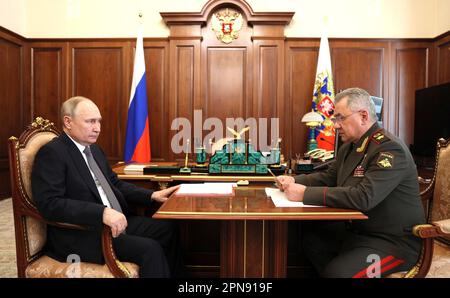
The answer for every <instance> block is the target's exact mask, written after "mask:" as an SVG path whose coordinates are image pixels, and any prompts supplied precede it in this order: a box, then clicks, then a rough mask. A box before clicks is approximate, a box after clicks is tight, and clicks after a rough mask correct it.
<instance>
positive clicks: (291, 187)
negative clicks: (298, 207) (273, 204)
mask: <svg viewBox="0 0 450 298" xmlns="http://www.w3.org/2000/svg"><path fill="white" fill-rule="evenodd" d="M305 189H306V186H304V185H303V184H298V183H289V184H287V185H286V187H285V188H284V193H285V194H286V197H287V198H288V200H289V201H294V202H303V196H304V195H305Z"/></svg>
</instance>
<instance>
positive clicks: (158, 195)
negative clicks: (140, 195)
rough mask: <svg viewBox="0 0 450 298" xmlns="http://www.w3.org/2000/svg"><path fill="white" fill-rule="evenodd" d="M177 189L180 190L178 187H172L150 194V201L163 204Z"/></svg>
mask: <svg viewBox="0 0 450 298" xmlns="http://www.w3.org/2000/svg"><path fill="white" fill-rule="evenodd" d="M178 188H180V185H177V186H172V187H169V188H166V189H162V190H158V191H155V192H153V193H152V199H153V200H155V201H157V202H160V203H164V202H165V201H167V199H168V198H169V197H170V195H171V194H172V193H173V192H174V191H176V190H177V189H178Z"/></svg>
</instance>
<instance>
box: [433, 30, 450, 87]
mask: <svg viewBox="0 0 450 298" xmlns="http://www.w3.org/2000/svg"><path fill="white" fill-rule="evenodd" d="M436 66H437V67H436V68H437V84H443V83H447V82H450V35H447V36H445V37H444V38H442V40H439V41H438V42H437V63H436Z"/></svg>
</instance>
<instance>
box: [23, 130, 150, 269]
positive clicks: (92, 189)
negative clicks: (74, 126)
mask: <svg viewBox="0 0 450 298" xmlns="http://www.w3.org/2000/svg"><path fill="white" fill-rule="evenodd" d="M90 147H91V151H92V155H93V157H94V159H95V160H96V162H97V164H98V166H99V167H100V169H101V170H102V172H103V174H104V175H105V177H106V178H107V180H109V182H110V185H111V188H112V190H113V191H114V193H115V195H116V197H117V199H118V201H119V203H120V205H121V207H122V210H123V212H124V214H125V215H126V216H127V215H130V210H129V208H128V202H133V203H137V204H144V205H149V204H151V200H150V196H151V194H152V191H151V190H147V189H143V188H139V187H136V186H135V185H133V184H130V183H126V182H124V181H121V180H120V179H118V177H117V175H116V174H115V173H114V172H113V171H112V169H111V167H110V166H109V164H108V161H107V159H106V157H105V154H104V153H103V151H102V150H101V148H100V147H99V146H97V145H95V144H94V145H91V146H90ZM31 177H32V178H31V179H32V180H31V184H32V192H33V198H34V200H35V201H36V204H37V208H38V209H39V211H40V212H41V213H42V215H43V217H44V218H46V219H48V220H50V221H57V222H64V223H70V224H79V225H84V226H87V227H88V228H89V230H87V231H79V230H69V229H62V228H58V227H55V226H51V225H49V226H48V227H47V243H46V253H47V254H48V255H49V256H51V257H53V258H55V259H57V260H60V261H66V258H67V256H68V255H70V254H77V255H79V256H80V257H81V261H83V262H95V263H103V261H104V260H103V256H102V249H101V230H102V227H103V210H104V208H105V206H104V205H103V203H102V200H101V198H100V195H99V193H98V190H97V187H96V185H95V182H94V180H93V178H92V176H91V173H90V171H89V168H88V166H87V164H86V162H85V160H84V158H83V156H82V154H81V152H80V151H79V150H78V148H77V147H76V145H75V144H74V143H73V141H72V140H71V139H70V138H69V137H68V136H67V135H66V134H65V133H62V134H61V135H60V136H59V137H57V138H54V139H53V140H52V141H50V142H49V143H48V144H46V145H44V146H43V147H42V148H41V149H40V150H39V151H38V153H37V155H36V158H35V161H34V165H33V171H32V176H31Z"/></svg>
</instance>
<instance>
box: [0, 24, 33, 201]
mask: <svg viewBox="0 0 450 298" xmlns="http://www.w3.org/2000/svg"><path fill="white" fill-rule="evenodd" d="M0 29H1V28H0ZM25 47H26V46H25V42H24V41H23V40H21V39H19V38H17V37H16V36H14V35H13V34H12V33H11V32H8V31H7V30H0V65H1V66H0V105H1V109H0V117H1V119H2V125H0V140H1V141H0V144H1V146H0V198H2V197H7V196H9V195H10V194H11V191H10V179H9V162H8V147H7V144H8V138H9V137H10V136H16V137H19V135H20V133H21V132H22V130H23V129H24V128H25V125H26V124H25V122H26V121H27V120H28V117H27V116H28V113H27V111H29V109H27V108H26V105H27V104H28V103H27V102H26V99H25V86H26V84H25V80H26V79H25V75H24V72H25V67H26V66H27V65H26V64H25V57H26V56H25V51H26V49H25Z"/></svg>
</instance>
